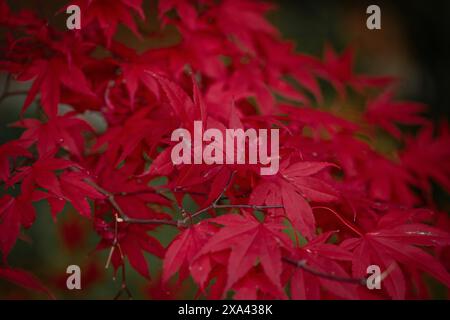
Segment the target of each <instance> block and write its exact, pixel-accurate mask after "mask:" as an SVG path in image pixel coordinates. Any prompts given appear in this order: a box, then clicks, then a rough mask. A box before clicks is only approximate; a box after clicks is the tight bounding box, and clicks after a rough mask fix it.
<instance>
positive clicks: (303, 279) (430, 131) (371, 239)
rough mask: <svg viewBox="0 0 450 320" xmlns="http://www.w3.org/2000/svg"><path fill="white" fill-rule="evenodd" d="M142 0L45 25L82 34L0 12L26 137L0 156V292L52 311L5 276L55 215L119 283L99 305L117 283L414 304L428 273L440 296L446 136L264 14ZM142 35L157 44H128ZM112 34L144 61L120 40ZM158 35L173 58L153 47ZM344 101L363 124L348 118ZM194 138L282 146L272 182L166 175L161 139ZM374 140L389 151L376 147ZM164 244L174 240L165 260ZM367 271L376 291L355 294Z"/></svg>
mask: <svg viewBox="0 0 450 320" xmlns="http://www.w3.org/2000/svg"><path fill="white" fill-rule="evenodd" d="M142 2H143V1H142V0H114V1H105V0H81V1H68V2H67V3H62V5H61V11H60V13H59V14H62V13H61V12H64V11H65V8H66V7H65V6H67V5H69V4H76V5H79V6H80V8H81V29H80V30H67V29H63V28H58V27H57V26H54V25H52V24H51V23H48V22H47V20H46V19H45V18H44V17H42V16H40V15H39V14H38V12H37V10H36V11H35V10H31V9H30V10H20V11H15V10H12V9H11V8H10V6H9V4H8V1H6V0H0V26H1V27H2V30H3V31H2V32H4V41H2V43H1V56H0V69H1V70H2V72H4V73H6V74H7V86H6V87H5V90H4V91H3V93H2V95H1V96H0V99H1V100H2V101H3V100H4V99H7V98H8V97H10V96H12V95H14V94H15V93H17V92H14V91H10V90H9V89H8V88H9V83H10V82H11V81H15V82H25V83H27V84H29V89H27V91H26V99H25V101H24V104H23V105H22V106H17V107H18V108H21V112H20V117H19V118H18V119H17V121H15V122H14V123H12V124H11V125H12V126H14V127H18V128H22V129H23V133H22V135H21V136H20V138H18V139H16V140H12V141H9V142H7V143H5V144H3V145H1V146H0V186H1V191H0V195H1V197H0V251H1V256H2V260H1V264H0V278H3V279H6V280H9V281H11V282H14V283H16V284H18V285H21V286H25V287H27V288H29V289H33V290H37V291H40V292H43V293H47V294H48V295H49V296H52V294H51V293H50V292H49V291H48V290H47V289H46V284H45V283H41V282H40V281H39V280H38V279H37V278H36V277H35V276H33V275H32V272H33V270H28V271H24V270H21V269H18V268H15V266H14V265H11V264H10V263H9V261H8V256H9V254H10V252H11V250H12V248H13V247H14V246H15V244H16V242H17V241H18V239H19V238H22V237H23V235H21V233H22V231H23V230H25V229H28V228H31V227H32V226H33V223H34V221H35V218H36V210H35V208H34V204H35V203H37V202H47V203H48V204H49V208H50V211H51V212H50V214H51V215H52V216H53V218H54V220H55V222H57V221H58V215H59V214H60V212H61V211H62V210H63V209H64V207H65V206H66V204H70V205H71V206H72V207H73V208H74V209H75V210H76V211H77V212H78V213H79V219H84V220H89V221H90V225H91V227H92V228H91V229H92V232H94V233H96V234H97V236H98V238H99V241H98V245H97V246H96V247H95V248H91V250H94V251H102V250H106V251H107V252H108V258H107V261H105V264H106V266H111V268H113V270H114V271H113V272H114V273H119V274H118V276H121V277H122V278H121V279H122V283H121V286H120V288H118V292H117V294H116V292H112V293H111V297H114V295H116V297H117V298H120V297H128V296H131V295H132V294H133V293H132V292H130V291H131V290H130V288H129V287H128V283H127V279H126V277H125V274H126V272H125V268H126V266H131V267H132V268H133V269H134V270H135V271H136V272H137V273H139V274H140V275H141V276H142V277H143V279H145V281H147V282H149V283H152V282H155V283H156V282H158V281H161V283H160V284H159V285H160V286H161V287H163V288H164V287H169V286H170V287H172V288H175V290H177V288H181V284H182V283H183V282H184V281H187V279H188V278H191V279H192V280H193V281H194V282H195V284H196V288H197V290H198V292H197V294H196V297H197V298H204V297H205V298H209V299H221V298H227V297H228V298H229V297H231V298H235V299H372V298H373V299H378V298H381V299H405V298H427V297H429V291H428V289H427V286H428V282H427V281H426V278H425V277H424V276H423V275H424V274H428V275H429V276H431V277H433V278H435V279H436V280H437V281H438V282H440V283H442V284H443V285H445V286H446V287H447V288H448V287H450V274H449V272H448V271H447V268H448V267H449V261H448V253H446V249H448V246H449V245H450V234H449V233H448V231H449V221H448V215H447V213H445V212H441V211H440V208H439V207H438V205H437V204H436V203H435V202H434V200H433V185H432V183H435V184H438V185H440V186H441V187H442V188H444V189H445V190H446V191H447V192H450V132H449V130H448V126H447V123H441V124H439V125H435V124H433V123H432V122H431V121H430V120H428V119H427V117H426V106H425V105H422V104H419V103H416V102H408V101H398V100H397V99H396V96H395V84H396V80H394V79H393V78H390V77H385V76H380V77H374V76H367V75H361V74H358V73H356V72H355V71H354V69H353V62H354V52H353V50H352V49H351V48H349V49H347V50H345V51H344V52H343V53H338V52H336V51H335V50H333V49H332V48H331V47H329V46H326V47H325V51H324V56H323V58H317V57H312V56H309V55H306V54H302V53H299V52H296V51H295V49H294V45H293V43H291V42H289V41H286V40H284V39H283V38H282V36H281V34H280V32H279V31H278V30H277V29H276V28H275V27H274V26H273V25H272V24H271V23H269V21H268V20H267V19H266V16H265V15H266V13H267V12H268V11H269V10H272V9H273V6H272V4H270V3H265V2H260V1H250V0H222V1H213V0H161V1H159V2H158V5H157V7H155V9H156V8H157V12H156V13H155V12H146V11H145V10H144V6H143V3H142ZM149 17H156V21H157V22H158V23H159V25H158V30H157V32H155V33H149V32H146V31H145V30H143V28H141V27H140V26H142V24H143V23H145V21H147V20H148V19H149ZM123 25H124V26H125V27H126V28H128V29H130V30H131V31H132V33H134V34H135V35H136V38H137V39H138V40H137V41H140V42H144V43H150V44H151V45H150V49H146V50H144V51H140V52H139V51H138V50H136V49H135V48H133V47H128V46H127V45H126V44H125V43H124V42H122V41H120V40H119V39H118V37H116V33H117V29H118V28H119V27H120V26H123ZM167 30H169V31H170V32H172V33H176V35H177V36H176V37H175V38H176V41H173V43H169V44H168V43H164V42H163V41H160V39H161V37H162V35H163V34H164V33H165V32H166V31H167ZM322 83H328V84H329V86H330V87H331V88H333V93H332V96H331V97H328V96H327V97H325V96H326V95H329V94H328V93H327V94H325V92H324V90H323V86H322V85H321V84H322ZM352 96H357V97H358V99H360V101H363V105H364V108H359V109H357V110H356V111H355V110H354V109H353V111H352V116H351V117H348V112H347V111H348V110H347V109H348V108H351V102H350V99H351V97H352ZM330 101H332V102H330ZM31 109H33V112H30V110H31ZM92 114H95V115H96V120H95V119H94V120H93V117H92ZM424 114H425V115H424ZM98 119H100V120H98ZM195 120H200V121H203V124H204V125H205V127H214V128H219V129H220V130H224V129H226V128H233V127H234V128H236V127H239V128H243V129H247V128H255V129H263V128H265V129H269V128H277V129H279V130H280V131H279V132H280V137H279V141H280V150H279V157H280V169H279V171H278V173H277V174H275V175H267V176H263V175H261V174H260V170H259V169H260V168H259V166H258V165H237V164H233V165H227V164H224V165H208V164H190V165H187V164H180V165H174V164H173V162H172V161H171V158H170V154H171V150H172V148H173V147H174V143H173V142H172V141H171V139H170V136H171V133H172V132H173V131H174V130H175V129H177V128H180V127H183V128H188V129H192V124H193V122H194V121H195ZM99 122H101V123H102V124H103V125H99ZM404 128H407V129H409V128H411V129H412V130H403V129H404ZM381 135H382V136H383V137H384V138H383V139H390V140H391V141H393V142H394V145H395V146H398V147H396V148H394V149H393V150H389V152H386V151H385V150H382V149H381V148H378V145H379V144H378V143H377V142H378V141H379V138H380V136H381ZM386 137H388V138H386ZM156 182H157V183H156ZM186 199H188V200H189V201H190V202H191V204H192V203H193V204H195V206H196V208H197V209H194V210H188V209H187V208H185V207H184V206H185V205H184V204H185V203H186V201H187V200H186ZM161 226H166V228H173V229H175V230H176V231H177V232H178V234H177V236H176V237H175V238H174V239H173V240H172V241H171V243H170V244H169V245H168V246H163V245H162V244H161V242H160V240H159V238H158V235H159V234H160V233H161V232H165V231H164V230H166V229H165V228H161ZM25 233H26V231H25ZM34 241H39V239H35V240H34ZM76 245H77V244H76V243H75V246H76ZM447 252H448V251H447ZM87 253H88V252H87ZM147 253H149V254H151V255H153V256H155V257H156V258H158V259H161V260H162V270H160V274H161V279H154V278H153V277H151V276H150V273H149V261H148V259H147V256H146V255H147ZM370 265H377V266H379V267H380V268H381V271H382V272H383V273H382V283H381V289H380V290H369V289H368V288H367V287H366V282H367V276H368V274H367V268H368V267H369V266H370ZM107 272H108V271H107Z"/></svg>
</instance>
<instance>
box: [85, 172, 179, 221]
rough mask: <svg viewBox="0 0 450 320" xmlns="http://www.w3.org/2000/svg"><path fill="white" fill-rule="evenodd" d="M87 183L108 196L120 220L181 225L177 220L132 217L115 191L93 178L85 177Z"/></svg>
mask: <svg viewBox="0 0 450 320" xmlns="http://www.w3.org/2000/svg"><path fill="white" fill-rule="evenodd" d="M85 181H86V183H87V184H89V185H90V186H91V187H93V188H94V189H95V190H97V191H99V192H100V193H102V194H103V195H104V196H106V198H107V199H108V201H109V203H110V204H111V206H112V207H113V208H114V209H115V210H116V211H117V213H118V214H119V216H120V217H119V218H118V219H117V221H118V222H127V223H135V224H160V225H161V224H165V225H172V226H179V222H178V221H175V220H164V219H137V218H130V217H129V216H128V215H127V214H126V213H125V212H124V211H123V210H122V208H121V207H120V205H119V204H118V203H117V201H116V199H115V196H114V194H113V193H111V192H109V191H108V190H105V189H104V188H102V187H101V186H99V185H98V184H97V183H95V182H94V181H93V180H91V179H89V178H87V179H85Z"/></svg>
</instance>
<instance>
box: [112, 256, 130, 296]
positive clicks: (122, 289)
mask: <svg viewBox="0 0 450 320" xmlns="http://www.w3.org/2000/svg"><path fill="white" fill-rule="evenodd" d="M124 293H125V294H126V295H127V296H128V299H129V300H131V299H133V295H132V294H131V291H130V289H129V288H128V284H127V276H126V268H125V261H124V260H122V280H121V284H120V289H119V291H118V292H117V294H116V295H115V296H114V300H118V299H119V298H120V297H121V296H122V295H123V294H124Z"/></svg>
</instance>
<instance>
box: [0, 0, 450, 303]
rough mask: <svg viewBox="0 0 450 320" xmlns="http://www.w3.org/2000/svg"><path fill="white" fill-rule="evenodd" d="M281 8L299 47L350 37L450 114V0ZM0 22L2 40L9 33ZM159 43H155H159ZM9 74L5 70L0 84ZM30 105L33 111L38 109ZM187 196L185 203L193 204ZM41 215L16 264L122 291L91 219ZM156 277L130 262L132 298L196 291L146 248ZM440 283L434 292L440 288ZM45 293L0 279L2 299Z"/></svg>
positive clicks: (44, 6) (6, 103) (97, 291)
mask: <svg viewBox="0 0 450 320" xmlns="http://www.w3.org/2000/svg"><path fill="white" fill-rule="evenodd" d="M274 2H275V3H276V5H277V6H278V10H276V11H274V12H272V13H271V14H270V15H269V18H270V19H271V21H273V23H274V24H275V25H276V26H277V27H279V28H280V30H281V32H282V34H283V35H284V37H285V38H286V39H292V40H294V41H295V43H296V47H297V49H298V50H299V51H301V52H305V53H308V54H312V55H315V56H321V55H322V51H323V47H324V44H326V43H329V44H331V45H332V46H333V47H335V48H336V49H337V50H338V51H342V50H343V49H345V48H346V47H347V46H349V45H351V46H353V47H354V48H355V49H356V52H357V55H356V57H357V60H356V70H357V71H360V72H366V73H369V74H377V75H385V74H387V75H392V76H395V77H398V78H399V80H400V81H399V88H398V89H399V90H398V93H399V94H398V97H399V98H402V99H411V100H416V101H420V102H424V103H426V104H428V105H429V106H430V113H429V116H430V117H431V118H433V119H434V120H435V121H437V122H439V121H441V120H442V119H446V120H448V119H449V115H450V112H449V107H450V101H449V99H450V75H449V73H450V2H449V1H445V0H435V1H432V2H430V1H422V0H420V1H370V2H369V1H365V0H360V1H349V0H340V1H329V0H296V1H288V0H279V1H274ZM9 3H10V5H12V7H13V8H14V9H19V8H25V7H27V8H37V9H36V10H38V11H37V12H39V13H40V14H41V15H42V16H45V17H48V19H49V21H50V23H54V24H56V25H60V26H64V24H65V17H66V16H65V14H64V13H60V14H58V15H56V14H55V13H56V12H57V10H58V9H59V8H61V7H62V6H63V5H64V4H65V3H66V1H44V0H16V1H9ZM144 3H145V5H144V8H145V13H146V15H147V16H148V17H149V18H150V19H149V21H148V22H147V23H146V24H145V25H141V26H140V27H141V28H142V30H143V31H147V32H152V31H155V30H157V25H158V24H157V22H156V19H155V12H156V2H155V1H154V0H144ZM370 4H377V5H379V6H380V7H381V19H382V29H381V30H368V29H367V28H366V19H367V14H366V8H367V6H368V5H370ZM117 36H118V38H119V40H121V41H123V42H124V43H126V44H127V45H129V46H132V47H135V48H137V49H138V50H139V51H143V50H145V49H146V48H149V47H152V46H154V45H155V44H154V43H145V42H144V43H142V42H139V40H138V39H136V38H135V37H134V36H133V35H132V33H131V32H130V31H129V30H126V29H124V28H121V29H120V30H119V32H118V35H117ZM3 37H4V32H3V30H0V39H1V40H0V41H4V40H3V39H4V38H3ZM174 38H176V35H174V33H173V32H171V31H170V30H168V31H167V32H165V33H164V36H163V37H162V38H161V39H160V41H161V43H166V42H167V43H170V42H171V41H173V39H174ZM161 43H159V44H156V45H160V44H161ZM5 79H6V75H5V74H0V88H1V87H3V85H4V83H5ZM26 88H27V85H26V84H25V85H24V84H17V83H13V84H12V87H11V90H24V89H26ZM24 99H25V96H12V97H9V98H7V99H5V100H3V101H2V102H1V104H0V143H4V142H6V141H9V140H11V139H14V138H17V137H18V136H19V135H20V133H21V130H19V129H15V128H11V127H8V124H10V123H12V122H14V121H16V120H17V119H18V115H19V111H20V108H21V106H22V104H23V101H24ZM34 113H35V111H34V110H33V108H31V109H30V110H29V111H28V116H35V115H34ZM437 197H438V198H439V200H440V202H441V203H444V204H445V203H446V204H447V205H448V203H449V199H448V195H447V194H445V193H443V192H438V193H437ZM193 206H194V204H193V203H192V202H190V201H187V203H186V207H187V209H190V210H195V207H193ZM37 207H38V212H39V214H38V217H37V221H36V223H35V224H34V225H33V227H32V228H31V229H30V230H27V231H26V232H25V233H24V234H23V236H22V237H21V239H20V240H19V241H18V243H17V245H16V247H15V248H14V249H13V251H12V253H11V255H10V258H9V262H10V264H11V265H12V266H14V267H20V268H23V269H26V270H31V271H32V272H33V273H34V274H36V275H37V276H38V277H39V278H40V279H41V280H42V281H43V282H44V283H45V284H47V285H48V286H49V288H50V289H51V290H52V291H53V292H54V293H55V295H56V296H57V297H58V298H65V299H73V298H96V299H99V298H100V299H111V298H112V297H114V295H115V294H116V293H117V291H118V289H119V286H120V281H119V280H116V281H113V280H112V278H113V271H112V270H111V269H109V270H107V271H106V272H105V270H104V264H105V261H106V255H107V252H101V253H95V252H94V248H95V246H96V244H97V242H98V237H97V236H96V235H95V234H94V232H93V231H92V227H91V222H90V221H88V220H86V219H82V218H80V216H79V215H78V214H77V213H76V212H74V209H73V208H71V207H70V206H67V207H66V209H65V210H64V212H63V213H62V214H61V215H60V216H59V217H58V219H57V221H56V222H55V223H54V222H53V221H52V217H51V215H50V213H49V210H48V208H47V206H46V205H44V204H41V203H39V204H37ZM157 234H158V237H159V239H160V241H161V242H162V244H163V245H167V244H168V243H169V242H170V241H171V239H172V238H173V237H174V235H175V234H176V231H175V230H173V228H170V227H163V228H161V229H160V230H159V232H158V233H157ZM147 257H148V260H149V264H150V269H151V274H152V276H153V279H152V280H153V281H151V284H150V285H149V284H148V282H147V281H144V279H142V278H141V277H140V276H139V275H137V274H136V272H134V271H132V270H130V268H127V270H128V273H129V274H128V275H127V276H128V282H129V285H130V287H131V290H132V292H133V297H134V298H138V299H139V298H154V299H163V298H175V297H179V298H181V297H191V298H193V297H194V295H195V290H194V289H193V285H192V283H186V284H184V289H183V290H181V291H179V292H178V296H174V293H173V292H174V291H175V290H171V289H170V288H164V289H162V288H161V286H160V284H159V280H158V279H159V275H158V270H161V261H160V260H158V259H156V258H154V257H152V256H151V255H147ZM71 264H77V265H79V266H80V267H81V269H82V290H80V291H77V290H74V291H69V290H67V289H66V287H65V281H66V277H67V275H66V273H65V271H66V268H67V266H68V265H71ZM438 291H439V289H437V292H436V296H437V297H439V296H441V293H440V292H438ZM4 298H7V299H11V298H12V299H14V298H43V297H42V296H40V295H35V294H33V293H31V292H29V291H26V290H23V289H20V288H18V287H16V286H13V285H10V284H8V283H5V282H3V281H1V280H0V299H4Z"/></svg>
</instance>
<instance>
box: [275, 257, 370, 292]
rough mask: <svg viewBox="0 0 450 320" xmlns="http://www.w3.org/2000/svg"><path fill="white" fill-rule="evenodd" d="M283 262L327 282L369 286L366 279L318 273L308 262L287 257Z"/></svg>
mask: <svg viewBox="0 0 450 320" xmlns="http://www.w3.org/2000/svg"><path fill="white" fill-rule="evenodd" d="M282 260H283V261H284V262H286V263H289V264H291V265H293V266H295V267H297V268H300V269H303V270H305V271H306V272H309V273H311V274H313V275H315V276H318V277H320V278H324V279H327V280H332V281H338V282H348V283H354V284H359V285H362V286H366V284H367V279H366V278H348V277H340V276H336V275H334V274H329V273H324V272H321V271H318V270H316V269H314V268H312V267H310V266H308V265H307V263H306V260H304V259H303V260H298V261H297V260H294V259H291V258H287V257H283V258H282Z"/></svg>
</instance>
